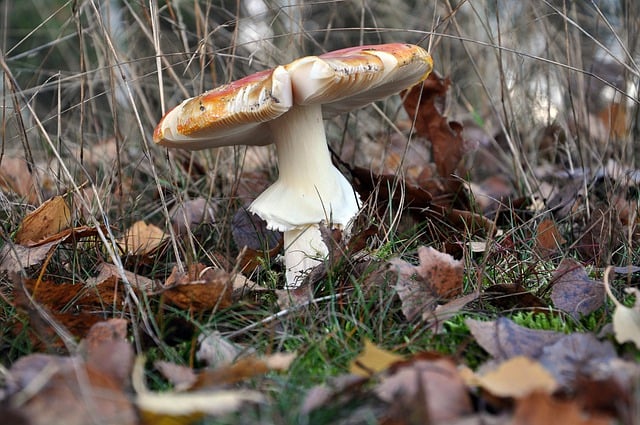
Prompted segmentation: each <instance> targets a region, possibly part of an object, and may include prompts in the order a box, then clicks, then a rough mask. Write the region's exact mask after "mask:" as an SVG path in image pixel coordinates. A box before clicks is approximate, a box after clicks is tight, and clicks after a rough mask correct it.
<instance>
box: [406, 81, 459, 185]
mask: <svg viewBox="0 0 640 425" xmlns="http://www.w3.org/2000/svg"><path fill="white" fill-rule="evenodd" d="M450 84H451V82H450V80H449V79H448V78H441V77H440V76H438V75H437V74H436V73H435V72H432V73H431V74H430V75H429V77H428V78H427V79H426V80H425V81H424V83H423V85H422V91H421V90H420V89H421V86H420V85H417V86H415V87H413V88H412V89H409V90H408V93H407V94H406V95H405V97H404V99H405V100H404V107H405V109H406V110H407V113H408V114H409V116H410V117H416V119H415V127H416V132H417V133H418V134H419V135H421V136H424V137H426V138H427V139H429V141H431V146H432V153H433V161H434V162H435V164H436V169H437V171H438V174H439V176H440V178H441V179H442V182H443V183H444V191H441V192H446V193H458V192H459V190H460V188H461V182H460V180H459V179H454V178H451V176H452V175H453V174H455V173H456V169H457V168H458V165H459V164H460V161H461V160H462V156H463V155H464V153H465V151H466V146H465V142H464V139H463V138H462V126H461V125H460V124H459V123H456V122H450V121H448V120H447V119H446V117H444V116H443V115H442V111H441V108H440V107H439V106H440V104H442V102H443V101H444V99H445V98H446V93H447V90H448V89H449V85H450ZM430 191H431V190H430Z"/></svg>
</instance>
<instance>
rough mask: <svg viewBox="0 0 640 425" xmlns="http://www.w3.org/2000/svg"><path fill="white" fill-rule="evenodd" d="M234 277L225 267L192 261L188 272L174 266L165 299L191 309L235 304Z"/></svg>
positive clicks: (205, 308)
mask: <svg viewBox="0 0 640 425" xmlns="http://www.w3.org/2000/svg"><path fill="white" fill-rule="evenodd" d="M232 282H233V277H232V276H231V275H230V274H229V273H227V272H225V271H224V270H221V269H214V268H212V267H206V266H204V265H203V264H200V263H198V264H190V265H189V270H188V271H187V272H180V271H178V268H177V267H174V268H173V270H172V271H171V275H169V277H168V278H167V282H166V283H165V289H163V290H162V295H163V297H164V299H165V302H167V303H169V304H171V305H175V306H176V307H178V308H181V309H185V310H191V311H209V310H213V309H219V308H226V307H228V306H230V305H231V293H232V291H233V286H232Z"/></svg>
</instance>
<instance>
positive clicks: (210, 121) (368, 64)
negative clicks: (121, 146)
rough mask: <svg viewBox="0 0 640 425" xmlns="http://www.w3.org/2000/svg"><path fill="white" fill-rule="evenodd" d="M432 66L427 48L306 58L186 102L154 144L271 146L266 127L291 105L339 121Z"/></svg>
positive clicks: (386, 47)
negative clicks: (310, 108)
mask: <svg viewBox="0 0 640 425" xmlns="http://www.w3.org/2000/svg"><path fill="white" fill-rule="evenodd" d="M432 67H433V61H432V59H431V56H430V55H429V54H428V53H427V52H426V51H425V50H424V49H423V48H421V47H419V46H415V45H411V44H403V43H392V44H381V45H371V46H358V47H350V48H347V49H342V50H336V51H333V52H328V53H325V54H322V55H320V56H307V57H303V58H300V59H297V60H295V61H293V62H291V63H290V64H288V65H284V66H278V67H276V68H274V69H271V70H266V71H262V72H258V73H256V74H253V75H250V76H248V77H245V78H242V79H240V80H237V81H234V82H232V83H230V84H226V85H223V86H220V87H217V88H215V89H213V90H210V91H208V92H206V93H203V94H201V95H199V96H196V97H193V98H190V99H187V100H185V101H184V102H182V103H181V104H180V105H178V106H176V107H175V108H173V109H172V110H170V111H169V112H167V113H166V114H165V115H164V117H162V119H161V120H160V122H159V123H158V125H157V127H156V129H155V131H154V133H153V140H154V141H155V142H156V143H158V144H160V145H163V146H168V147H175V148H184V149H206V148H214V147H219V146H231V145H236V144H244V145H265V144H269V143H272V142H273V136H272V134H271V131H270V127H269V124H268V122H269V121H271V120H274V119H277V118H279V117H280V116H282V115H283V114H284V113H285V112H287V111H288V110H289V109H290V108H291V106H292V105H294V104H297V105H312V104H322V105H323V108H322V110H323V115H324V116H325V117H330V116H334V115H336V114H340V113H344V112H348V111H351V110H354V109H357V108H360V107H362V106H365V105H367V104H369V103H371V102H373V101H375V100H378V99H383V98H385V97H387V96H389V95H392V94H394V93H397V92H399V91H401V90H404V89H406V88H408V87H411V86H413V85H415V84H417V83H419V82H421V81H422V80H424V79H425V78H426V77H427V75H429V73H430V72H431V69H432Z"/></svg>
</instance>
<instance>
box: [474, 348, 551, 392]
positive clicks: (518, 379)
mask: <svg viewBox="0 0 640 425" xmlns="http://www.w3.org/2000/svg"><path fill="white" fill-rule="evenodd" d="M463 376H464V377H465V380H466V382H467V384H468V385H470V386H477V387H482V388H483V389H484V390H486V391H488V392H490V393H491V394H493V395H494V396H497V397H514V398H520V397H525V396H527V395H529V394H531V393H534V392H543V393H547V394H552V393H553V392H554V391H555V390H556V389H557V388H558V383H557V382H556V380H555V379H554V377H553V375H551V373H549V371H548V370H547V369H545V368H544V367H543V366H542V365H541V364H540V363H538V362H537V361H535V360H532V359H530V358H528V357H524V356H516V357H512V358H511V359H509V360H506V361H504V362H502V363H501V364H499V365H498V366H497V367H496V368H495V369H494V370H492V371H489V372H485V373H483V374H474V373H473V372H471V371H469V370H467V372H465V374H464V375H463Z"/></svg>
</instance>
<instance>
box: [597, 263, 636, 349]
mask: <svg viewBox="0 0 640 425" xmlns="http://www.w3.org/2000/svg"><path fill="white" fill-rule="evenodd" d="M610 271H611V267H607V269H606V270H605V272H604V286H605V289H606V291H607V295H608V296H609V298H610V299H611V301H612V302H613V303H614V304H615V310H614V311H613V331H614V333H615V337H616V341H618V342H619V343H621V344H624V343H625V342H633V343H634V344H635V346H636V347H637V348H640V291H638V290H637V289H636V288H627V291H628V292H629V293H633V294H634V295H635V304H634V305H633V307H632V308H630V307H627V306H625V305H623V304H622V303H620V301H618V299H617V298H616V297H615V295H613V292H611V288H610V287H609V272H610Z"/></svg>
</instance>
